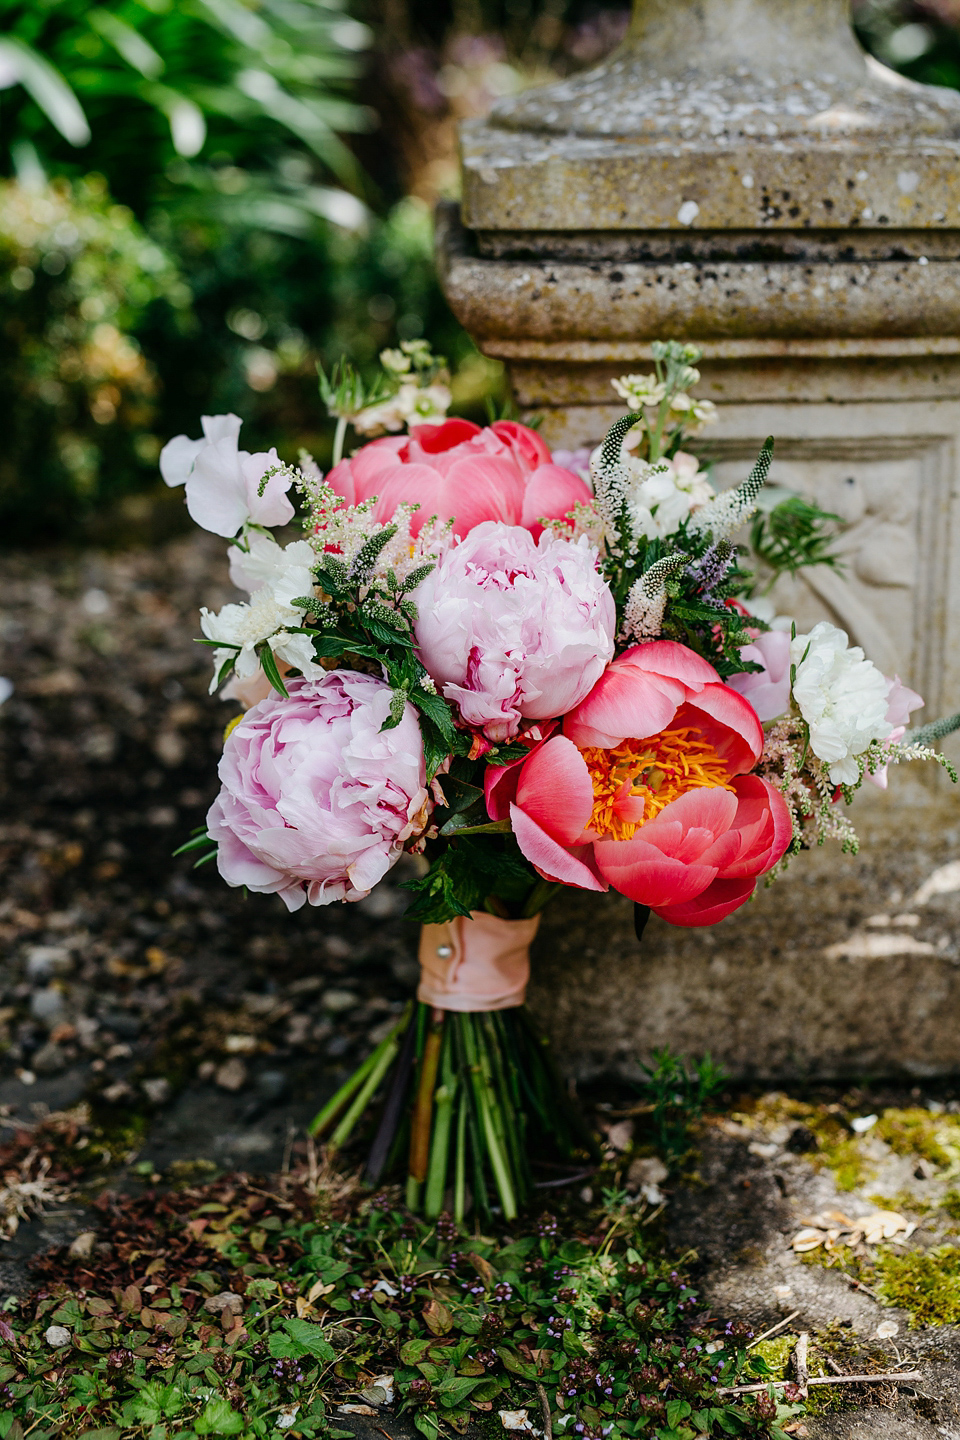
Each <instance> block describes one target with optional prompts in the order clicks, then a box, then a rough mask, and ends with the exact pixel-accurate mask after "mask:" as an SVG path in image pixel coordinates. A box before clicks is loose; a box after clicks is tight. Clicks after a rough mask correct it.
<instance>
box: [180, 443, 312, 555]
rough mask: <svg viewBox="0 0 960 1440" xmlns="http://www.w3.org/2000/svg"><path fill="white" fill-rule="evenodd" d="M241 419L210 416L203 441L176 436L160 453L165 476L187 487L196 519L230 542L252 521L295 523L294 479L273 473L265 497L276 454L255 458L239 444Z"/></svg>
mask: <svg viewBox="0 0 960 1440" xmlns="http://www.w3.org/2000/svg"><path fill="white" fill-rule="evenodd" d="M240 423H241V422H240V419H239V416H237V415H204V416H203V417H202V418H201V424H202V426H203V438H202V439H200V440H191V439H190V438H189V436H187V435H176V436H174V438H173V439H172V440H170V441H168V442H167V444H166V445H164V447H163V449H162V450H161V452H160V474H161V475H162V476H163V479H164V482H165V483H166V484H167V485H169V486H171V487H173V486H176V485H185V486H186V491H187V509H188V510H189V512H190V516H191V519H193V520H195V521H196V523H197V524H198V525H200V526H202V528H203V529H204V530H210V531H212V532H213V534H214V535H223V536H226V537H227V538H230V537H232V536H234V535H236V533H237V531H238V530H239V529H240V527H241V526H243V525H246V524H247V523H248V521H253V523H254V524H256V525H286V524H287V522H288V521H289V520H292V519H293V514H294V511H293V506H292V505H291V503H290V501H289V500H288V499H287V494H286V492H287V491H288V490H289V489H290V483H291V482H290V477H289V476H287V475H283V474H277V475H272V476H271V477H270V479H269V480H268V481H267V483H266V485H265V486H264V487H263V494H262V495H261V494H260V485H261V481H262V480H263V477H264V475H265V474H266V472H267V471H268V470H271V469H273V468H274V467H279V465H280V457H279V456H278V454H277V452H276V450H269V451H266V452H263V451H261V452H260V453H259V454H257V455H251V454H250V453H249V452H248V451H246V450H241V449H240V448H239V446H238V440H239V437H240Z"/></svg>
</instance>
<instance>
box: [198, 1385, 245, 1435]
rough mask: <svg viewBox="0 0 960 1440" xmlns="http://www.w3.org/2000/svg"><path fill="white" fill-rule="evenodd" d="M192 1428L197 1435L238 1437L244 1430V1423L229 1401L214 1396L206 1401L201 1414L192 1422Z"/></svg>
mask: <svg viewBox="0 0 960 1440" xmlns="http://www.w3.org/2000/svg"><path fill="white" fill-rule="evenodd" d="M194 1428H195V1430H196V1432H197V1434H198V1435H239V1434H241V1432H242V1431H243V1430H245V1429H246V1421H245V1420H244V1418H243V1416H242V1415H241V1414H240V1412H239V1410H234V1408H233V1406H232V1405H231V1404H230V1402H229V1400H225V1399H224V1398H223V1396H222V1395H215V1396H214V1397H213V1398H212V1399H211V1400H208V1401H207V1403H206V1406H205V1407H204V1410H203V1414H202V1415H200V1416H199V1417H198V1419H197V1420H196V1421H195V1422H194Z"/></svg>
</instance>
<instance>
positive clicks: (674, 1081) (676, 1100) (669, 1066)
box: [643, 1046, 729, 1165]
mask: <svg viewBox="0 0 960 1440" xmlns="http://www.w3.org/2000/svg"><path fill="white" fill-rule="evenodd" d="M643 1069H644V1071H645V1072H646V1074H647V1076H648V1079H647V1080H646V1082H645V1084H644V1092H645V1094H646V1097H647V1098H648V1099H649V1100H650V1102H651V1103H652V1105H653V1128H654V1133H655V1136H656V1145H657V1150H658V1152H659V1154H660V1155H661V1157H662V1158H663V1160H664V1161H665V1162H666V1164H668V1165H675V1164H676V1162H677V1161H678V1160H680V1159H681V1158H682V1157H683V1156H684V1155H685V1154H686V1153H687V1151H688V1150H689V1148H690V1130H691V1127H692V1126H693V1125H694V1124H695V1123H696V1122H697V1121H698V1120H699V1119H700V1117H701V1115H702V1114H703V1112H704V1109H705V1108H706V1107H707V1106H708V1105H709V1103H710V1101H711V1100H713V1099H714V1098H715V1097H716V1096H717V1095H719V1094H720V1092H721V1091H722V1090H723V1087H724V1085H725V1084H726V1082H727V1079H728V1078H729V1077H728V1076H727V1074H726V1072H725V1071H723V1070H722V1069H721V1068H720V1067H719V1066H718V1065H714V1063H713V1061H712V1060H711V1058H710V1056H709V1055H704V1057H703V1059H702V1060H694V1061H688V1060H685V1059H684V1058H683V1057H681V1056H679V1055H674V1054H673V1052H672V1051H671V1050H670V1048H669V1046H665V1047H664V1049H662V1050H655V1051H654V1052H653V1065H652V1067H651V1066H649V1065H644V1066H643Z"/></svg>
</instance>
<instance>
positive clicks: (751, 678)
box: [727, 630, 790, 720]
mask: <svg viewBox="0 0 960 1440" xmlns="http://www.w3.org/2000/svg"><path fill="white" fill-rule="evenodd" d="M750 633H751V634H752V635H753V637H754V638H753V639H752V640H751V642H750V644H749V645H744V646H742V647H741V650H740V654H741V655H742V656H743V658H744V660H748V661H751V662H752V663H753V664H754V665H762V666H763V669H762V670H746V671H744V672H743V673H742V674H740V675H731V676H730V678H729V679H728V681H727V684H728V685H729V686H731V688H732V689H734V690H736V691H737V693H738V694H740V695H744V696H745V697H746V698H747V699H748V700H749V701H750V704H751V705H752V706H753V708H754V710H756V712H757V716H758V718H759V719H761V720H775V719H776V718H777V716H778V715H783V714H784V712H785V711H786V710H788V709H789V708H790V635H789V633H788V631H786V630H762V631H757V632H756V633H754V632H753V631H751V632H750Z"/></svg>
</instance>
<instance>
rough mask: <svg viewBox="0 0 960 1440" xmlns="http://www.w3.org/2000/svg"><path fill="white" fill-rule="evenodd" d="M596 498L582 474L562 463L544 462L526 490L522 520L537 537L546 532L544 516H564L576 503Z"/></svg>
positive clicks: (586, 502) (532, 476) (587, 503)
mask: <svg viewBox="0 0 960 1440" xmlns="http://www.w3.org/2000/svg"><path fill="white" fill-rule="evenodd" d="M592 498H593V497H592V496H591V494H590V491H589V489H588V487H587V486H586V485H585V484H584V483H583V481H582V480H581V479H580V476H579V475H574V474H573V473H572V472H571V471H570V470H563V469H561V467H560V466H559V465H540V466H539V467H538V469H536V470H534V472H533V474H532V475H531V476H530V478H529V479H528V481H527V485H526V489H525V490H524V492H523V514H522V515H521V518H520V524H521V525H525V526H526V528H527V529H528V530H529V531H530V533H531V535H532V536H533V537H534V539H535V540H536V539H537V538H538V537H539V536H540V535H541V534H542V533H543V526H542V525H541V524H540V523H539V522H540V520H541V519H547V520H560V519H562V518H563V516H564V515H566V514H568V513H569V511H571V510H572V509H573V507H574V505H576V504H578V503H579V504H582V505H589V504H590V501H591V499H592Z"/></svg>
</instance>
